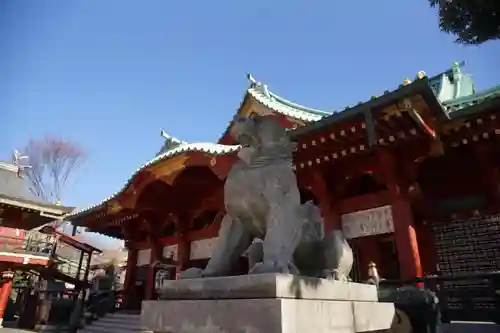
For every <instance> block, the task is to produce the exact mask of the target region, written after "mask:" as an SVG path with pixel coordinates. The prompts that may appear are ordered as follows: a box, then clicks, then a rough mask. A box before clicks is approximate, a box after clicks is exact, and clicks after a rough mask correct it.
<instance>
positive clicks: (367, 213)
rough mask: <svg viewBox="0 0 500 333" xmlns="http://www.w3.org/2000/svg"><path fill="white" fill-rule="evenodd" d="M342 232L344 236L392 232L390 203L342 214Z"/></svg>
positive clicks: (364, 235)
mask: <svg viewBox="0 0 500 333" xmlns="http://www.w3.org/2000/svg"><path fill="white" fill-rule="evenodd" d="M341 219H342V232H343V233H344V236H345V238H347V239H352V238H359V237H366V236H374V235H381V234H388V233H392V232H394V220H393V217H392V209H391V206H390V205H387V206H381V207H377V208H372V209H367V210H361V211H357V212H354V213H349V214H344V215H342V217H341Z"/></svg>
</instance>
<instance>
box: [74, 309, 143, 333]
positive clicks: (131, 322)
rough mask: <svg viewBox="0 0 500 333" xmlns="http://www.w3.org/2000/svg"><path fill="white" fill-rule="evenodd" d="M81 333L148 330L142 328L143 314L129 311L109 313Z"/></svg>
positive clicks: (115, 332)
mask: <svg viewBox="0 0 500 333" xmlns="http://www.w3.org/2000/svg"><path fill="white" fill-rule="evenodd" d="M78 332H79V333H126V332H131V333H138V332H146V331H145V330H143V329H141V316H140V315H139V314H129V313H116V312H115V313H108V314H107V315H106V316H104V317H102V318H99V319H98V320H95V321H93V322H92V323H90V324H89V325H87V326H85V327H84V328H83V329H80V330H79V331H78Z"/></svg>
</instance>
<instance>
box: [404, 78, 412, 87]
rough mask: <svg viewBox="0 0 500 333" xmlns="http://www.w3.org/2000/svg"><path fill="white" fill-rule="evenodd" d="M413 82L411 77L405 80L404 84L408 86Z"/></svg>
mask: <svg viewBox="0 0 500 333" xmlns="http://www.w3.org/2000/svg"><path fill="white" fill-rule="evenodd" d="M410 83H411V80H410V79H409V78H406V79H405V80H404V81H403V85H405V86H407V85H409V84H410Z"/></svg>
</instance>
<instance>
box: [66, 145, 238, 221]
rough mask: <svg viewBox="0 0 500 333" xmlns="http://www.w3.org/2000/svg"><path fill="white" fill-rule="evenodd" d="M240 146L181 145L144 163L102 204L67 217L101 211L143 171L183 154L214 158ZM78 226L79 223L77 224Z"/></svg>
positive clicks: (76, 217) (234, 150) (74, 217)
mask: <svg viewBox="0 0 500 333" xmlns="http://www.w3.org/2000/svg"><path fill="white" fill-rule="evenodd" d="M239 147H240V146H236V145H232V146H230V145H221V144H215V143H206V142H203V143H186V144H181V145H179V146H177V147H175V148H172V149H170V150H168V151H166V152H164V153H162V154H160V155H158V156H156V157H154V158H153V159H151V160H149V161H147V162H146V163H144V164H143V165H142V166H140V167H139V168H138V169H137V170H136V171H135V172H134V173H133V174H132V176H131V177H130V178H129V179H128V180H127V182H126V183H125V185H124V186H123V187H122V188H121V190H119V191H117V192H115V193H113V194H112V195H111V196H109V197H107V198H105V199H104V200H102V201H101V202H100V203H98V204H95V205H92V206H90V207H87V208H84V209H81V210H79V211H76V212H74V213H72V214H70V215H68V216H67V218H68V219H69V220H76V219H79V218H81V217H83V216H84V215H87V214H88V213H91V212H92V211H94V210H97V209H99V208H100V207H101V206H103V205H104V204H105V203H106V202H109V201H110V200H112V199H114V198H117V197H118V196H119V195H120V194H121V193H122V192H123V191H125V190H126V189H127V188H128V187H129V186H130V185H131V184H132V182H133V180H134V178H135V176H136V175H137V174H139V173H140V172H141V171H142V170H144V169H146V168H148V167H150V166H153V165H155V164H157V163H160V162H162V161H165V160H167V159H170V158H173V157H176V156H180V155H182V154H186V153H204V154H209V155H213V156H222V155H228V154H232V153H235V152H236V151H237V150H238V149H239ZM77 224H78V223H77Z"/></svg>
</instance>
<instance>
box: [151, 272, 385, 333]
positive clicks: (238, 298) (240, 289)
mask: <svg viewBox="0 0 500 333" xmlns="http://www.w3.org/2000/svg"><path fill="white" fill-rule="evenodd" d="M162 291H163V295H162V298H163V300H159V301H144V302H143V303H142V313H141V320H142V326H143V327H144V328H146V329H148V330H151V331H154V332H165V333H166V332H168V333H327V332H328V333H330V332H335V333H353V332H373V331H379V330H386V329H389V328H390V327H391V324H392V321H393V317H394V306H393V304H392V303H379V302H378V297H377V290H376V288H375V286H372V285H366V284H358V283H345V282H340V281H329V280H324V279H315V278H305V277H298V276H291V275H276V274H262V275H242V276H232V277H222V278H205V279H191V280H178V281H166V282H165V283H164V285H163V288H162Z"/></svg>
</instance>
